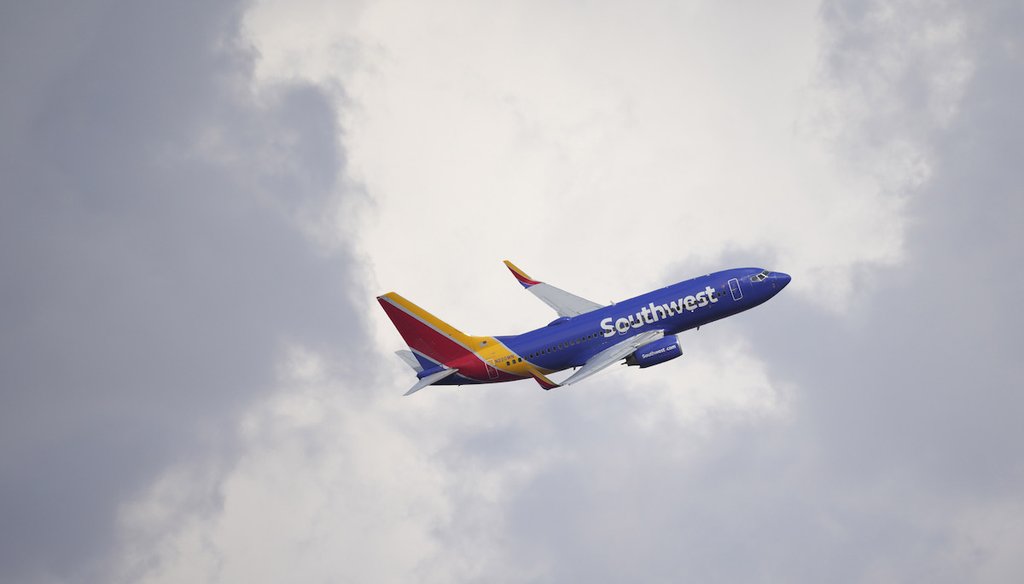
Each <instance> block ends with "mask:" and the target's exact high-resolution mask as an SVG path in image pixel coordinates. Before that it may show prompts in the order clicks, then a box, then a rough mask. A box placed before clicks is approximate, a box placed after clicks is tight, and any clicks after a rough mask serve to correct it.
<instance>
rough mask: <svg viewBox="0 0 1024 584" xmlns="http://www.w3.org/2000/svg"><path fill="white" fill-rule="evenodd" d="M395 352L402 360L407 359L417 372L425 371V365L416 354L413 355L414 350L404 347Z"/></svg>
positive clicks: (407, 362)
mask: <svg viewBox="0 0 1024 584" xmlns="http://www.w3.org/2000/svg"><path fill="white" fill-rule="evenodd" d="M395 354H396V355H398V356H399V357H401V358H402V361H405V364H406V365H408V366H409V367H412V370H413V371H415V372H416V373H419V372H420V371H423V366H422V365H420V362H419V361H417V360H416V355H413V354H412V351H407V350H405V349H402V350H401V351H395Z"/></svg>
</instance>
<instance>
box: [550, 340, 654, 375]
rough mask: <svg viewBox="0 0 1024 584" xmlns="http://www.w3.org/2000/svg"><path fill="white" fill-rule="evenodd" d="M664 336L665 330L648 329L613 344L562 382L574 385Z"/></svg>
mask: <svg viewBox="0 0 1024 584" xmlns="http://www.w3.org/2000/svg"><path fill="white" fill-rule="evenodd" d="M664 336H665V331H661V330H658V331H646V332H642V333H640V334H638V335H634V336H632V337H629V338H628V339H626V340H624V341H622V342H620V343H617V344H615V345H612V346H611V347H608V348H607V349H605V350H603V351H601V352H600V353H598V354H596V355H594V356H593V357H591V358H590V359H587V362H586V363H584V364H583V367H580V368H579V370H578V371H576V373H573V374H572V375H570V376H569V378H568V379H566V380H565V381H563V382H562V383H561V385H572V384H573V383H577V382H579V381H583V380H584V379H586V378H588V377H590V376H591V375H593V374H595V373H597V372H598V371H601V370H602V369H604V368H606V367H608V366H609V365H614V364H616V363H618V362H619V361H621V360H623V359H625V358H626V357H628V356H629V354H630V353H632V352H633V351H636V350H637V349H639V348H640V347H642V346H644V345H646V344H648V343H652V342H654V341H657V340H658V339H660V338H662V337H664Z"/></svg>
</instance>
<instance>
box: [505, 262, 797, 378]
mask: <svg viewBox="0 0 1024 584" xmlns="http://www.w3.org/2000/svg"><path fill="white" fill-rule="evenodd" d="M788 283H789V276H787V275H786V274H781V273H771V272H767V271H765V270H762V269H760V268H736V269H732V270H724V271H721V272H715V273H713V274H707V275H705V276H700V277H698V278H693V279H691V280H685V281H683V282H679V283H677V284H672V285H671V286H666V287H664V288H661V289H659V290H655V291H653V292H648V293H646V294H641V295H640V296H636V297H634V298H630V299H629V300H624V301H622V302H617V303H615V304H612V305H611V306H606V307H604V308H601V309H599V310H595V311H593V312H588V313H586V314H581V315H579V316H575V317H572V318H559V319H557V320H555V321H554V322H552V323H550V324H548V325H547V326H544V327H541V328H538V329H535V330H532V331H529V332H525V333H523V334H519V335H508V336H498V337H495V338H496V339H497V340H499V341H501V342H502V343H503V344H505V346H507V347H508V348H509V349H510V350H511V351H513V352H515V353H516V354H518V355H520V356H522V357H523V358H524V359H526V360H528V361H529V362H531V363H533V364H535V365H537V366H539V367H543V368H544V369H546V370H549V371H561V370H563V369H568V368H571V367H579V366H581V365H583V364H584V363H586V361H587V360H588V359H590V358H591V357H593V356H594V355H596V354H597V353H599V352H601V351H602V350H604V349H606V348H608V347H610V346H612V345H614V344H616V343H618V342H620V341H622V340H624V339H625V338H627V337H628V336H630V335H635V334H638V333H641V332H644V331H648V330H663V331H664V332H665V335H666V336H668V335H673V334H677V333H680V332H682V331H685V330H689V329H692V328H696V327H699V326H702V325H705V324H707V323H709V322H714V321H716V320H719V319H722V318H725V317H727V316H732V315H734V314H736V313H738V312H743V311H744V310H748V309H750V308H753V307H755V306H757V305H759V304H761V303H763V302H765V301H766V300H768V299H769V298H771V297H772V296H775V294H777V293H778V292H779V291H780V290H782V288H783V287H785V286H786V284H788Z"/></svg>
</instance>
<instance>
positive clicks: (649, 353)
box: [626, 335, 683, 369]
mask: <svg viewBox="0 0 1024 584" xmlns="http://www.w3.org/2000/svg"><path fill="white" fill-rule="evenodd" d="M682 354H683V347H682V346H681V345H680V344H679V337H677V336H675V335H672V336H670V337H664V338H661V339H658V340H657V341H654V342H653V343H648V344H646V345H644V346H642V347H640V348H639V349H637V350H636V351H634V352H633V353H632V354H630V356H629V357H626V365H629V366H633V365H636V366H637V367H639V368H641V369H643V368H644V367H650V366H651V365H657V364H658V363H664V362H665V361H671V360H672V359H675V358H676V357H679V356H681V355H682Z"/></svg>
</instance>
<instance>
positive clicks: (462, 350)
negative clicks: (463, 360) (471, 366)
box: [377, 292, 475, 370]
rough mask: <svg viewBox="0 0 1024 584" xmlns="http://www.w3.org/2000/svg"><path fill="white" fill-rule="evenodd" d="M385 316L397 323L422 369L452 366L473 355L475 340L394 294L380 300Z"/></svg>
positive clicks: (396, 326)
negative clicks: (455, 361) (450, 364)
mask: <svg viewBox="0 0 1024 584" xmlns="http://www.w3.org/2000/svg"><path fill="white" fill-rule="evenodd" d="M377 301H378V302H380V305H381V307H383V308H384V312H386V313H387V315H388V317H389V318H390V319H391V322H393V323H394V325H395V328H396V329H398V333H399V334H400V335H402V338H403V339H405V344H407V345H409V348H410V349H412V350H413V354H414V355H415V356H416V359H417V360H418V361H419V362H420V365H422V367H423V369H424V370H426V369H430V368H431V367H435V366H437V365H440V364H444V363H450V362H452V361H454V360H455V359H458V358H459V357H463V356H465V355H466V354H467V353H473V348H472V347H473V346H474V340H475V339H474V337H471V336H469V335H467V334H465V333H463V332H461V331H459V330H458V329H456V328H455V327H453V326H451V325H450V324H448V323H446V322H444V321H443V320H441V319H440V318H437V317H436V316H434V315H433V314H430V313H429V312H427V311H426V310H423V309H422V308H420V307H419V306H416V305H415V304H413V303H412V302H409V301H408V300H406V299H405V298H402V297H401V296H400V295H398V294H396V293H394V292H388V293H387V294H385V295H383V296H378V297H377Z"/></svg>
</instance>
